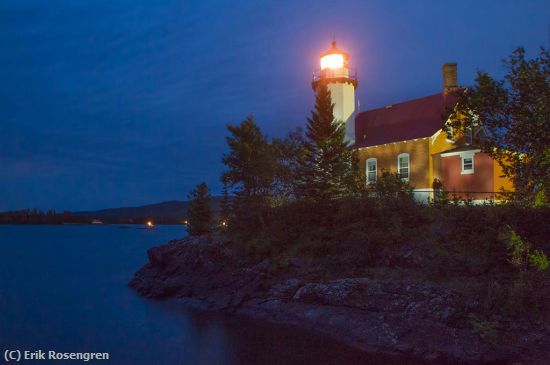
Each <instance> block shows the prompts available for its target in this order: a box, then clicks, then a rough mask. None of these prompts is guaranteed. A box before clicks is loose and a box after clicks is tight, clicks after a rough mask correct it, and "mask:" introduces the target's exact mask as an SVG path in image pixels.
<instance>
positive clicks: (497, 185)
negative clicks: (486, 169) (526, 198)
mask: <svg viewBox="0 0 550 365" xmlns="http://www.w3.org/2000/svg"><path fill="white" fill-rule="evenodd" d="M503 175H504V172H503V171H502V167H500V165H499V164H498V162H497V161H494V160H493V181H494V191H496V192H499V191H501V190H502V189H504V190H505V191H514V190H515V189H514V184H513V183H512V181H511V180H510V179H508V178H507V177H504V176H503Z"/></svg>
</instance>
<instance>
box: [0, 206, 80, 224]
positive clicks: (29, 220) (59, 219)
mask: <svg viewBox="0 0 550 365" xmlns="http://www.w3.org/2000/svg"><path fill="white" fill-rule="evenodd" d="M64 223H89V219H87V218H85V217H81V216H78V215H74V214H73V213H71V212H69V211H65V212H63V213H57V212H56V211H54V210H47V211H45V212H44V211H41V210H37V209H25V210H18V211H8V212H3V213H0V224H64Z"/></svg>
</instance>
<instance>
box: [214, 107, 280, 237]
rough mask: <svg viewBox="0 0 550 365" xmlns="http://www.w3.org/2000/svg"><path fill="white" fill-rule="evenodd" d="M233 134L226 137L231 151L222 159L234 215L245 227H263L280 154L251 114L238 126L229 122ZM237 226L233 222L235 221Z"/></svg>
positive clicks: (229, 128) (223, 178) (223, 179)
mask: <svg viewBox="0 0 550 365" xmlns="http://www.w3.org/2000/svg"><path fill="white" fill-rule="evenodd" d="M227 129H228V130H229V132H231V136H229V137H227V139H226V140H227V144H228V146H229V153H227V154H224V155H223V158H222V162H223V163H224V164H225V165H226V166H227V168H228V170H227V171H225V172H224V173H223V175H222V181H223V182H225V183H227V184H228V186H230V187H232V188H233V191H234V193H235V199H234V200H233V204H232V206H233V215H234V216H235V218H236V219H235V220H236V221H238V222H235V223H238V224H241V225H244V228H243V229H253V228H257V227H258V225H259V226H264V217H263V216H264V211H265V210H266V208H267V207H268V206H269V200H270V197H271V196H272V193H273V188H274V182H275V174H276V170H277V156H276V153H275V150H274V148H273V145H272V144H271V143H269V142H268V140H267V138H266V137H265V136H264V135H263V134H262V132H261V130H260V128H259V127H258V126H257V125H256V123H255V122H254V118H253V117H252V116H249V117H248V118H246V120H244V121H243V122H242V123H241V124H239V125H238V126H233V125H231V124H230V125H228V126H227ZM232 226H233V227H234V224H233V223H232Z"/></svg>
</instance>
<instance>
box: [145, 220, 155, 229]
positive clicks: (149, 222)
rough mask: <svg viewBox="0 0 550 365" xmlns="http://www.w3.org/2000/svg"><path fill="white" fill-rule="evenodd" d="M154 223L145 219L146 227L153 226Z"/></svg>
mask: <svg viewBox="0 0 550 365" xmlns="http://www.w3.org/2000/svg"><path fill="white" fill-rule="evenodd" d="M154 226H155V225H154V224H153V222H151V221H147V227H149V228H153V227H154Z"/></svg>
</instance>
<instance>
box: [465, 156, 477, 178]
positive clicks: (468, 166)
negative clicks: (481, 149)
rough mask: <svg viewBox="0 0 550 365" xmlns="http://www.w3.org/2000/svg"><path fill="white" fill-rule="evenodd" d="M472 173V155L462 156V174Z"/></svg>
mask: <svg viewBox="0 0 550 365" xmlns="http://www.w3.org/2000/svg"><path fill="white" fill-rule="evenodd" d="M473 173H474V157H473V156H472V157H462V174H473Z"/></svg>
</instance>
